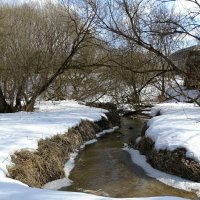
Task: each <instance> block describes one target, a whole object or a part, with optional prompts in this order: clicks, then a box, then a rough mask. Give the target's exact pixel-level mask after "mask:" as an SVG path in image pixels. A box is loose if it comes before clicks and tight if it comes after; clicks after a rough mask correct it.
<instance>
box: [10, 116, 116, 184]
mask: <svg viewBox="0 0 200 200" xmlns="http://www.w3.org/2000/svg"><path fill="white" fill-rule="evenodd" d="M111 126H112V123H111V122H109V121H108V120H107V119H106V118H102V120H100V121H99V122H97V123H93V122H90V121H87V120H85V121H81V123H80V124H79V126H76V127H74V128H71V129H69V130H68V133H65V134H60V135H55V136H54V137H52V138H46V139H42V140H40V141H39V142H38V149H37V150H36V151H34V152H31V151H28V150H25V149H22V150H20V151H16V152H15V153H14V154H13V155H11V159H12V163H13V164H12V165H10V166H8V167H7V168H8V172H9V176H10V177H11V178H13V179H16V180H19V181H21V182H23V183H25V184H27V185H29V186H31V187H41V186H42V185H44V184H45V183H47V182H50V181H53V180H56V179H60V178H63V177H64V176H65V174H64V170H63V169H64V165H65V163H66V161H67V160H68V159H69V153H70V152H73V151H74V150H75V149H79V147H80V145H81V144H83V142H84V141H87V140H90V139H93V138H95V137H96V133H97V132H99V131H101V130H103V129H107V128H110V127H111Z"/></svg>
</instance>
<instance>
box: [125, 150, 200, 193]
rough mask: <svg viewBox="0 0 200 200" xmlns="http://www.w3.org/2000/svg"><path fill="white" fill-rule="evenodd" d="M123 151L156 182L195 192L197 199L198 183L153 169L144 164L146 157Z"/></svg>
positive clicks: (130, 151) (199, 186)
mask: <svg viewBox="0 0 200 200" xmlns="http://www.w3.org/2000/svg"><path fill="white" fill-rule="evenodd" d="M123 149H124V150H125V151H127V152H128V153H129V154H130V155H131V159H132V161H133V162H134V163H135V164H136V165H138V166H140V167H142V168H143V169H144V171H145V172H146V174H147V175H148V176H150V177H153V178H155V179H157V180H158V181H160V182H162V183H165V184H166V185H169V186H172V187H174V188H178V189H182V190H186V191H193V192H194V191H195V192H196V193H197V195H198V197H200V183H197V182H193V181H189V180H186V179H183V178H180V177H178V176H174V175H171V174H167V173H164V172H161V171H159V170H157V169H154V168H153V167H151V165H150V164H149V163H147V162H146V157H145V156H143V155H141V154H140V153H139V151H137V150H135V149H131V148H128V147H125V148H123Z"/></svg>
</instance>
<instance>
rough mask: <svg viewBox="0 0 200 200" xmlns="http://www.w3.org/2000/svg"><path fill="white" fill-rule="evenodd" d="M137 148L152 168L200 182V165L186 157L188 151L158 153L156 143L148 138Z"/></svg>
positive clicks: (161, 151)
mask: <svg viewBox="0 0 200 200" xmlns="http://www.w3.org/2000/svg"><path fill="white" fill-rule="evenodd" d="M135 147H136V148H137V149H138V150H139V151H140V152H141V153H142V154H144V155H146V157H147V161H148V162H149V163H150V164H151V165H152V167H154V168H156V169H159V170H161V171H164V172H167V173H169V174H173V175H177V176H180V177H182V178H186V179H189V180H192V181H196V182H200V164H199V163H197V162H196V161H194V160H193V159H190V158H187V157H186V149H184V148H179V149H176V150H174V151H167V150H160V151H157V150H155V149H154V142H153V141H152V140H151V139H150V138H146V137H142V139H141V140H140V142H139V143H138V144H136V146H135Z"/></svg>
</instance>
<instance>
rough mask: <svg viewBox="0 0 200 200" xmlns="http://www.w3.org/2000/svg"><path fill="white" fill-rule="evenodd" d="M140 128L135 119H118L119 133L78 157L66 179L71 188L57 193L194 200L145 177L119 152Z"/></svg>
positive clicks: (101, 140) (138, 133) (123, 153)
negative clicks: (69, 180) (68, 180)
mask: <svg viewBox="0 0 200 200" xmlns="http://www.w3.org/2000/svg"><path fill="white" fill-rule="evenodd" d="M143 125H144V121H143V120H141V119H138V118H135V119H132V118H121V128H120V129H119V131H115V132H114V133H111V134H107V135H106V136H104V137H102V138H100V139H99V140H98V142H97V143H95V144H92V145H88V146H86V148H85V149H84V150H83V151H81V152H80V153H79V155H78V157H77V158H76V160H75V167H74V169H73V170H72V172H71V174H70V176H69V178H70V179H71V180H72V181H73V184H72V185H70V186H68V187H63V188H61V189H60V190H61V191H75V192H85V193H92V194H96V195H102V196H110V197H124V198H125V197H127V198H128V197H149V196H163V195H165V196H179V197H185V198H190V199H194V198H196V195H195V194H194V193H191V192H186V191H183V190H179V189H175V188H173V187H170V186H167V185H165V184H163V183H161V182H159V181H157V180H155V179H153V178H151V177H148V176H147V175H146V174H145V172H144V170H143V169H142V168H140V167H138V166H137V165H136V164H134V163H133V162H132V160H131V157H130V155H129V153H128V152H126V151H123V150H122V148H123V146H124V143H128V142H129V141H130V140H135V139H136V138H137V137H138V136H139V135H140V132H141V129H142V127H143Z"/></svg>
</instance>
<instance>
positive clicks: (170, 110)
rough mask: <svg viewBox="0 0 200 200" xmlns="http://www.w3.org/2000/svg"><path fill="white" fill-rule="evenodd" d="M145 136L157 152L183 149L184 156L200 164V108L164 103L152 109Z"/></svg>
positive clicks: (183, 104) (186, 104) (191, 105)
mask: <svg viewBox="0 0 200 200" xmlns="http://www.w3.org/2000/svg"><path fill="white" fill-rule="evenodd" d="M158 111H159V112H160V114H161V115H160V116H155V117H153V118H152V119H150V120H149V122H148V126H149V128H148V129H147V131H146V133H145V136H146V137H149V138H151V139H152V140H153V141H154V142H155V148H156V149H157V150H158V151H159V150H165V149H166V150H169V151H173V150H175V149H177V148H185V149H186V151H187V152H186V156H187V157H189V158H192V159H194V160H195V161H197V162H200V145H199V143H200V107H197V106H195V105H194V104H188V103H164V104H159V105H157V106H156V107H154V108H153V109H152V113H151V115H152V116H154V115H155V114H156V113H157V112H158Z"/></svg>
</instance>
